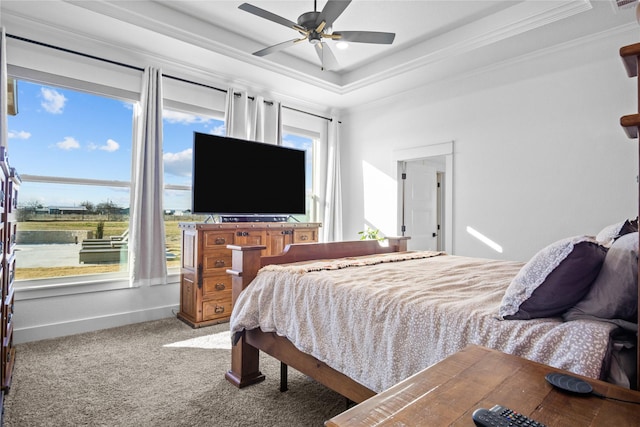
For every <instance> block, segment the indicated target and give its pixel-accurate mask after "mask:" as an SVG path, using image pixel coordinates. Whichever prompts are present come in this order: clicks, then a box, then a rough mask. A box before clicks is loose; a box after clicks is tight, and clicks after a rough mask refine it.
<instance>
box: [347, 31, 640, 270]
mask: <svg viewBox="0 0 640 427" xmlns="http://www.w3.org/2000/svg"><path fill="white" fill-rule="evenodd" d="M636 42H637V30H636V29H635V28H634V29H633V30H629V31H626V30H625V31H621V30H618V32H617V33H613V34H608V35H598V36H594V37H592V38H590V39H589V40H584V41H581V42H580V43H579V44H576V43H573V44H572V45H571V46H566V47H561V48H558V47H556V48H554V49H553V50H551V51H548V52H540V53H539V54H537V55H530V56H528V57H526V58H519V59H517V60H512V61H509V62H508V63H505V64H496V66H495V67H492V68H491V69H486V70H479V71H477V72H473V71H472V70H471V71H470V72H469V73H467V74H466V75H465V76H464V78H457V79H455V80H451V81H449V82H444V83H441V84H438V85H434V86H430V87H424V88H421V89H418V90H415V91H414V92H412V93H402V94H399V95H398V96H397V97H396V98H394V99H387V100H382V101H380V102H379V103H378V104H377V105H373V106H363V107H362V108H360V109H357V110H353V111H349V112H348V113H347V114H344V115H343V120H342V122H343V125H342V126H343V128H342V131H343V132H342V139H341V145H342V149H343V156H342V171H343V175H342V176H343V184H344V186H345V187H344V191H343V194H344V211H345V219H344V237H345V239H349V238H356V237H357V232H358V231H359V230H362V229H364V227H365V226H366V225H371V226H373V227H375V228H379V229H380V230H381V231H382V232H383V233H384V234H386V235H398V234H399V224H398V221H397V212H396V206H397V197H398V196H397V182H396V178H395V177H396V165H394V164H393V161H391V160H390V159H392V158H393V150H397V149H400V148H408V147H415V146H423V145H429V144H435V143H441V142H445V141H451V140H453V141H454V160H453V169H454V174H453V186H454V189H453V193H454V197H453V213H454V215H453V222H454V224H453V239H454V240H453V252H454V253H455V254H458V255H467V256H478V257H487V258H497V259H512V260H522V261H524V260H527V259H529V258H530V257H531V256H532V255H533V254H535V252H537V251H538V250H539V249H541V248H543V247H544V246H546V245H547V244H549V243H551V242H553V241H555V240H557V239H560V238H563V237H568V236H571V235H576V234H596V233H597V232H598V231H599V230H600V229H601V228H602V227H604V226H606V225H609V224H612V223H615V222H619V221H622V220H624V219H626V218H630V217H633V218H635V216H636V215H637V209H638V199H637V195H638V190H637V184H636V176H637V174H638V166H637V163H638V155H637V150H638V149H637V144H638V142H637V140H630V139H628V138H627V137H626V134H625V133H624V131H623V129H622V128H621V127H620V125H619V119H620V117H621V116H623V115H626V114H631V113H634V112H637V105H636V79H631V78H628V77H627V75H626V73H625V70H624V67H623V64H622V61H621V59H620V57H619V55H618V50H619V48H620V47H622V46H624V45H627V44H632V43H636ZM467 226H471V227H473V228H475V229H476V230H478V231H479V232H481V233H483V234H484V235H486V236H487V237H489V238H490V239H492V240H494V241H495V242H496V243H498V244H499V245H501V246H502V247H503V252H502V253H497V252H495V251H494V250H492V249H490V248H488V247H487V246H486V245H484V244H482V243H480V242H479V241H478V240H476V239H475V238H473V237H471V236H470V235H469V234H468V233H467V232H466V227H467Z"/></svg>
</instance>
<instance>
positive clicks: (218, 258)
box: [202, 249, 231, 275]
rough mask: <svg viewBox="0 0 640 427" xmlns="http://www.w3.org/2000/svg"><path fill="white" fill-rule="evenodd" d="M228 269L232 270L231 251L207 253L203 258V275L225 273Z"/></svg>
mask: <svg viewBox="0 0 640 427" xmlns="http://www.w3.org/2000/svg"><path fill="white" fill-rule="evenodd" d="M228 268H231V251H230V250H229V249H220V250H215V251H207V252H205V254H204V255H203V256H202V274H203V275H207V274H211V273H217V272H223V273H224V272H226V271H227V269H228Z"/></svg>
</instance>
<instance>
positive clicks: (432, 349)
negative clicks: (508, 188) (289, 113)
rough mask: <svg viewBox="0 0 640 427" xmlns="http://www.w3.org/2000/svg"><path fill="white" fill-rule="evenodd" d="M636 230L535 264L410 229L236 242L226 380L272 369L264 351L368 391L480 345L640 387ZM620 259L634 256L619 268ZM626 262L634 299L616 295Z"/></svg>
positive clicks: (554, 251) (577, 243) (582, 239)
mask: <svg viewBox="0 0 640 427" xmlns="http://www.w3.org/2000/svg"><path fill="white" fill-rule="evenodd" d="M633 227H635V229H634V228H633ZM637 235H638V234H637V222H636V223H635V225H634V223H633V222H632V221H629V220H625V221H623V222H621V223H616V224H612V226H610V227H607V228H606V229H604V230H603V231H601V232H600V233H599V234H598V236H573V237H571V238H567V239H562V240H561V241H558V242H554V243H553V244H551V245H549V246H548V247H546V248H544V249H542V250H541V251H540V252H539V253H538V254H536V256H534V257H532V259H531V260H529V261H528V262H526V263H523V262H512V261H500V260H489V259H481V258H470V257H461V256H454V255H449V254H446V253H442V252H433V251H407V239H406V238H390V239H388V244H387V245H381V244H380V243H378V242H377V241H354V242H340V243H337V242H334V243H324V244H323V243H312V244H294V245H290V246H289V247H288V248H287V250H286V251H285V253H283V254H282V255H278V256H269V257H261V256H260V251H261V250H262V249H263V247H262V246H230V248H231V249H232V251H233V265H232V269H231V270H229V271H228V272H229V273H230V274H232V277H233V279H232V281H233V302H234V309H233V312H232V316H231V321H230V328H231V332H232V336H233V338H234V346H233V347H232V361H231V369H230V370H229V372H227V374H226V378H227V379H228V380H229V381H230V382H231V383H233V384H234V385H236V386H238V387H244V386H247V385H250V384H254V383H257V382H260V381H262V380H263V379H264V376H263V374H262V373H261V372H260V367H259V351H263V352H265V353H267V354H269V355H271V356H273V357H275V358H276V359H278V360H280V361H281V362H282V363H283V367H284V366H287V365H288V366H291V367H293V368H295V369H297V370H298V371H300V372H302V373H304V374H306V375H308V376H310V377H312V378H314V379H315V380H317V381H318V382H320V383H322V384H324V385H325V386H327V387H329V388H331V389H333V390H335V391H337V392H338V393H340V394H342V395H344V396H345V397H347V398H348V399H349V400H351V401H354V402H361V401H363V400H365V399H367V398H369V397H371V396H373V395H374V394H376V393H378V392H380V391H382V390H384V389H386V388H388V387H390V386H392V385H394V384H396V383H397V382H399V381H401V380H403V379H404V378H406V377H408V376H410V375H412V374H414V373H416V372H418V371H420V370H422V369H424V368H426V367H427V366H430V365H431V364H434V363H436V362H438V361H440V360H442V359H444V358H445V357H447V356H449V355H451V354H453V353H455V352H457V351H459V350H461V349H462V348H464V347H465V346H467V345H469V344H476V345H481V346H485V347H489V348H493V349H496V350H500V351H503V352H506V353H510V354H515V355H518V356H521V357H524V358H527V359H530V360H534V361H538V362H541V363H545V364H548V365H550V366H554V367H557V368H561V369H566V370H568V371H571V372H574V373H577V374H580V375H584V376H586V377H591V378H599V379H604V380H607V381H610V382H614V383H616V384H619V385H623V386H630V385H631V384H633V385H634V388H635V377H634V375H635V372H634V371H635V366H636V362H635V356H636V345H635V344H636V332H637V246H638V240H637V239H638V237H637ZM607 258H609V259H608V260H607ZM607 261H608V262H607ZM614 262H617V264H614ZM634 262H635V264H633V263H634ZM621 263H624V265H627V264H629V265H631V267H635V268H628V269H627V270H625V271H624V272H622V273H621V268H620V265H621ZM612 271H613V273H612ZM258 272H259V274H258ZM634 272H635V276H634ZM607 274H609V276H610V275H611V274H614V276H615V277H613V278H612V277H603V276H607ZM621 274H624V275H625V283H626V286H627V288H625V289H621V290H620V292H618V294H620V295H623V297H621V298H622V299H623V300H624V304H620V303H616V304H613V305H612V303H611V301H610V299H612V298H613V297H612V296H611V295H612V294H616V292H612V290H611V286H610V282H611V281H612V280H613V281H615V282H616V283H621V282H623V281H622V280H620V275H621ZM627 276H628V277H627ZM627 278H628V280H627ZM599 279H602V280H601V281H603V280H605V279H606V280H607V283H604V282H603V283H600V284H599V285H598V286H594V284H598V280H599ZM633 280H635V287H633ZM628 282H632V283H631V284H629V283H628ZM616 286H618V285H616ZM629 287H632V289H628V288H629ZM602 289H606V292H601V291H602ZM634 291H635V292H634ZM601 294H603V295H605V296H603V295H601ZM630 294H631V295H633V301H632V303H629V301H628V299H629V295H630ZM604 299H608V300H606V301H604ZM603 305H604V306H606V307H605V309H604V311H603V309H602V306H603ZM613 306H615V307H613ZM634 307H635V308H634ZM607 310H609V312H606V311H607ZM634 310H635V311H634ZM631 356H632V357H631ZM283 374H284V372H283Z"/></svg>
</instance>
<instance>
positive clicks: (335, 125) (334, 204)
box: [320, 117, 342, 242]
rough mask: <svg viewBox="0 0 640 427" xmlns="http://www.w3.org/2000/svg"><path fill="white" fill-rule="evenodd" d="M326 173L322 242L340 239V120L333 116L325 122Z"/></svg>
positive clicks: (321, 219)
mask: <svg viewBox="0 0 640 427" xmlns="http://www.w3.org/2000/svg"><path fill="white" fill-rule="evenodd" d="M327 126H328V131H327V174H326V186H325V194H324V212H323V215H322V218H320V221H321V222H322V228H321V230H322V236H323V240H322V241H324V242H335V241H340V240H342V191H341V187H342V182H341V178H340V138H339V133H340V132H339V128H340V122H339V120H338V119H337V118H335V117H334V118H333V119H332V120H331V121H328V122H327Z"/></svg>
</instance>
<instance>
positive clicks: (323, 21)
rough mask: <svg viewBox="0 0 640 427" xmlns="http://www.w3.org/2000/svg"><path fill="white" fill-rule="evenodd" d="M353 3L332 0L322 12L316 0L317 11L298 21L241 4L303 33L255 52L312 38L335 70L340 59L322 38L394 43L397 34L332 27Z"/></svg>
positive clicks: (327, 64)
mask: <svg viewBox="0 0 640 427" xmlns="http://www.w3.org/2000/svg"><path fill="white" fill-rule="evenodd" d="M349 3H351V0H328V1H327V4H326V5H325V6H324V8H323V9H322V11H321V12H318V11H317V1H316V0H314V2H313V12H306V13H303V14H302V15H300V16H299V17H298V22H297V23H296V22H293V21H290V20H288V19H286V18H283V17H281V16H279V15H276V14H274V13H271V12H269V11H266V10H264V9H261V8H259V7H256V6H253V5H251V4H249V3H243V4H241V5H240V6H238V8H239V9H242V10H244V11H246V12H249V13H252V14H254V15H256V16H259V17H261V18H264V19H268V20H269V21H273V22H275V23H277V24H281V25H284V26H285V27H289V28H292V29H294V30H296V31H297V32H298V33H300V35H301V36H302V37H298V38H295V39H292V40H287V41H285V42H282V43H278V44H275V45H273V46H269V47H267V48H264V49H261V50H259V51H257V52H254V53H253V54H254V55H256V56H265V55H268V54H270V53H274V52H277V51H280V50H282V49H285V48H287V47H289V46H293V45H294V44H296V43H300V42H302V41H305V40H308V41H309V43H311V44H312V45H313V46H314V47H315V50H316V53H317V54H318V57H319V58H320V62H321V64H322V69H323V70H332V69H335V68H337V67H338V61H337V60H336V57H335V56H334V54H333V52H331V49H329V46H328V45H327V44H326V43H324V42H323V41H322V39H330V40H341V41H346V42H354V43H375V44H391V43H393V39H394V38H395V36H396V35H395V33H382V32H377V31H335V32H333V31H331V27H332V25H333V22H334V21H335V20H336V19H337V18H338V17H339V16H340V15H341V14H342V12H344V10H345V9H346V8H347V6H349Z"/></svg>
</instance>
